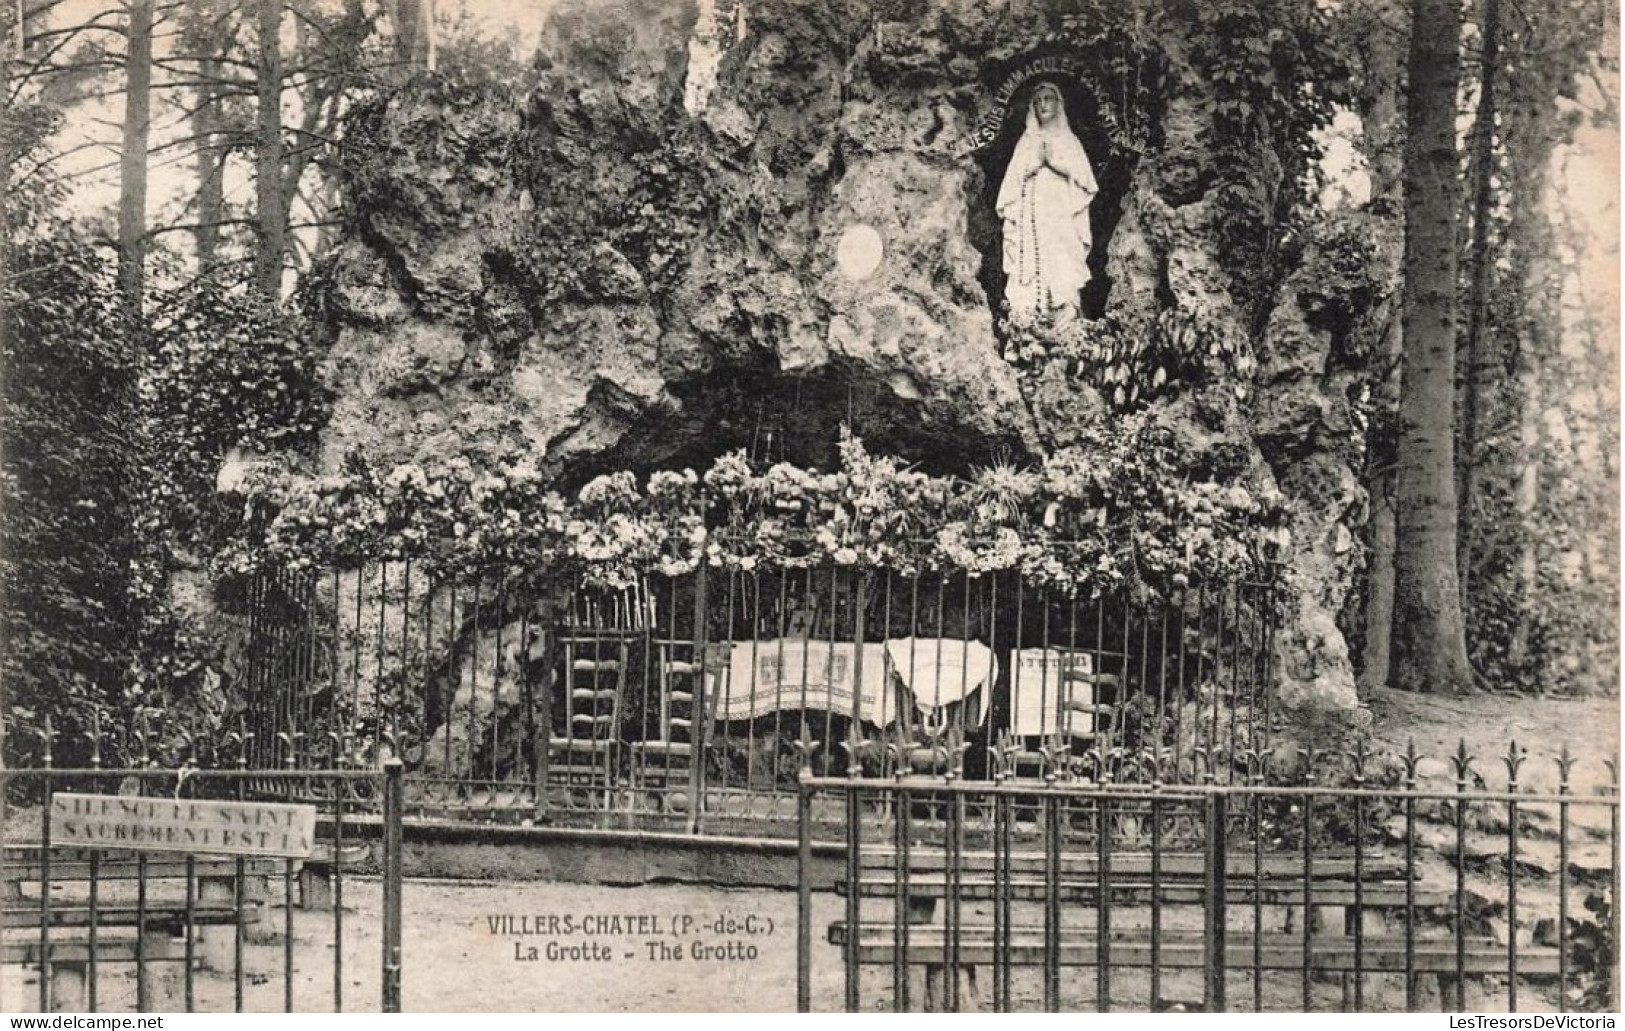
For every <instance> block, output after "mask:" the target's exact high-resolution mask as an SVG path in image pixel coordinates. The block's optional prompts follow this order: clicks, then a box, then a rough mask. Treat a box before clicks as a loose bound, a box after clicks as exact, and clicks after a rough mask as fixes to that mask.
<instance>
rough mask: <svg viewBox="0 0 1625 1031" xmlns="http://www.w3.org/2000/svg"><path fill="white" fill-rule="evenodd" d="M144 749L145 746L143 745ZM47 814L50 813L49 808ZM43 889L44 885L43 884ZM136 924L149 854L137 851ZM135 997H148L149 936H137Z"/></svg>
mask: <svg viewBox="0 0 1625 1031" xmlns="http://www.w3.org/2000/svg"><path fill="white" fill-rule="evenodd" d="M143 751H145V747H144V746H143ZM141 788H142V790H143V791H145V790H146V781H144V780H143V781H142V782H141ZM45 811H46V814H47V815H49V814H50V809H49V808H47V809H46V810H45ZM41 888H42V890H43V888H44V886H43V885H41ZM135 925H136V926H137V927H146V926H147V854H146V853H145V852H137V853H136V856H135ZM135 998H136V1003H137V1005H140V1004H141V1002H143V1001H144V1000H145V999H146V998H147V936H146V935H144V934H137V935H136V936H135Z"/></svg>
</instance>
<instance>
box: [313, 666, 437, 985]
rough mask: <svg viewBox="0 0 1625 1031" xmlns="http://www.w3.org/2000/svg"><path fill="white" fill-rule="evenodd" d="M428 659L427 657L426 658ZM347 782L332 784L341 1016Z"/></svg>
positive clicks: (335, 972)
mask: <svg viewBox="0 0 1625 1031" xmlns="http://www.w3.org/2000/svg"><path fill="white" fill-rule="evenodd" d="M425 659H427V656H425ZM350 783H351V782H350V781H347V780H344V779H342V778H335V779H334V781H333V788H332V796H333V1012H334V1013H342V1012H344V801H345V796H346V795H347V794H348V793H349V790H350Z"/></svg>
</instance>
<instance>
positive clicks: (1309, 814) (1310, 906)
mask: <svg viewBox="0 0 1625 1031" xmlns="http://www.w3.org/2000/svg"><path fill="white" fill-rule="evenodd" d="M1309 764H1310V769H1309V774H1308V776H1309V777H1310V778H1313V777H1314V756H1312V755H1311V756H1310V758H1309ZM1314 838H1315V796H1314V795H1305V796H1303V1011H1304V1012H1305V1013H1308V1012H1309V1011H1310V1010H1312V1009H1314V1008H1315V1007H1314V995H1313V980H1312V978H1311V976H1310V975H1311V972H1312V971H1313V970H1314V929H1315V899H1314V883H1315V849H1314Z"/></svg>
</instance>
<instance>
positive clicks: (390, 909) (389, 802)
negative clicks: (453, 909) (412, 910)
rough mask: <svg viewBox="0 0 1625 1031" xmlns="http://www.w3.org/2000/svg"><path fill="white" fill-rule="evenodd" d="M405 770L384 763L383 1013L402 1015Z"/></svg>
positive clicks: (391, 760)
mask: <svg viewBox="0 0 1625 1031" xmlns="http://www.w3.org/2000/svg"><path fill="white" fill-rule="evenodd" d="M405 772H406V767H405V766H403V765H402V764H401V761H400V759H398V758H396V757H394V756H391V757H390V758H389V759H388V760H387V761H386V762H385V763H384V942H383V963H384V971H383V973H384V983H383V994H384V999H383V1003H384V1006H383V1008H384V1012H385V1013H399V1012H400V1011H401V803H402V792H403V790H404V784H405Z"/></svg>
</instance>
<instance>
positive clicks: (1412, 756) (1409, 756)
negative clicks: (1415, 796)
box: [1399, 734, 1422, 791]
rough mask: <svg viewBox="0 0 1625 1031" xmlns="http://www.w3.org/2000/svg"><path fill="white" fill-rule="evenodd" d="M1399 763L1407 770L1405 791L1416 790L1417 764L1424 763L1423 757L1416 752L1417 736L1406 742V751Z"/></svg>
mask: <svg viewBox="0 0 1625 1031" xmlns="http://www.w3.org/2000/svg"><path fill="white" fill-rule="evenodd" d="M1399 761H1400V764H1401V766H1403V767H1404V770H1405V790H1406V791H1415V790H1416V764H1417V763H1419V762H1421V761H1422V757H1421V755H1419V754H1418V753H1417V751H1416V735H1414V734H1413V735H1411V737H1410V738H1409V739H1407V740H1406V742H1405V751H1404V753H1403V754H1401V755H1400V757H1399Z"/></svg>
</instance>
